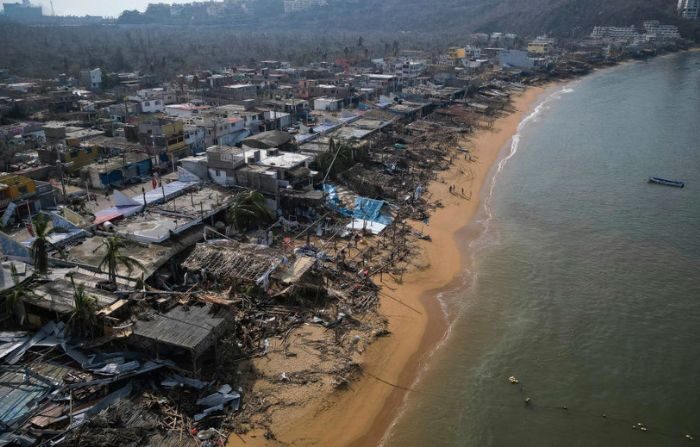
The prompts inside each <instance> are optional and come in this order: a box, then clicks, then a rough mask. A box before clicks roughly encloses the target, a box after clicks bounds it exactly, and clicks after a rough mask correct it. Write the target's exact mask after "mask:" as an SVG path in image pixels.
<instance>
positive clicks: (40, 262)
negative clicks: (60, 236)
mask: <svg viewBox="0 0 700 447" xmlns="http://www.w3.org/2000/svg"><path fill="white" fill-rule="evenodd" d="M50 223H51V219H49V217H48V216H47V215H46V214H38V215H37V216H36V217H35V218H34V219H33V220H32V227H33V229H34V235H35V239H34V242H32V248H31V254H32V260H33V261H34V268H35V269H36V271H37V273H39V274H42V275H45V274H46V272H48V270H49V247H53V244H52V243H51V242H50V241H49V236H51V235H52V234H53V233H60V232H62V231H65V230H63V229H62V228H56V227H54V228H49V224H50ZM54 248H55V247H54Z"/></svg>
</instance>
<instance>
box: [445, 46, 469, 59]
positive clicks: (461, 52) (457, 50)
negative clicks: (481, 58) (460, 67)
mask: <svg viewBox="0 0 700 447" xmlns="http://www.w3.org/2000/svg"><path fill="white" fill-rule="evenodd" d="M466 54H467V51H466V50H465V49H464V48H462V47H450V48H448V49H447V57H448V58H449V59H452V60H457V59H464V58H465V57H466Z"/></svg>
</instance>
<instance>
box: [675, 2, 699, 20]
mask: <svg viewBox="0 0 700 447" xmlns="http://www.w3.org/2000/svg"><path fill="white" fill-rule="evenodd" d="M678 14H679V15H680V16H681V17H683V18H684V19H692V20H697V19H698V17H700V0H678Z"/></svg>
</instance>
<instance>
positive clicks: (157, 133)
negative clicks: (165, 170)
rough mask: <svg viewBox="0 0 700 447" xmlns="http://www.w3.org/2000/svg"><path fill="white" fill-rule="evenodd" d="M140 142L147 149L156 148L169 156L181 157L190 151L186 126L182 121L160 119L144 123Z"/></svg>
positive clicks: (140, 131)
mask: <svg viewBox="0 0 700 447" xmlns="http://www.w3.org/2000/svg"><path fill="white" fill-rule="evenodd" d="M139 141H140V142H141V144H142V145H144V146H145V147H146V148H150V147H155V148H158V149H160V150H161V151H163V152H167V154H169V155H172V154H175V155H176V156H179V155H181V154H182V153H184V152H186V151H187V149H188V146H187V142H186V141H185V125H184V123H183V122H182V121H181V120H172V119H159V120H153V121H150V122H147V123H142V124H141V125H140V126H139Z"/></svg>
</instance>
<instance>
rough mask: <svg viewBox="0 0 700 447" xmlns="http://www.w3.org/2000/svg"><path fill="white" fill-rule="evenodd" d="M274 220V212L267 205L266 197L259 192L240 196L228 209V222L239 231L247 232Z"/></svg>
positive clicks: (245, 193)
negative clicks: (260, 224) (254, 226)
mask: <svg viewBox="0 0 700 447" xmlns="http://www.w3.org/2000/svg"><path fill="white" fill-rule="evenodd" d="M272 219H273V215H272V212H271V211H270V210H269V209H268V208H267V206H266V205H265V196H263V195H262V194H261V193H259V192H257V191H248V192H244V193H242V194H239V195H238V196H236V199H235V200H234V202H233V204H232V205H231V207H230V208H229V209H228V221H229V223H230V224H231V225H233V227H234V228H235V229H236V230H238V231H246V230H248V229H249V228H251V227H252V226H253V225H257V224H259V223H268V222H270V221H271V220H272Z"/></svg>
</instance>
